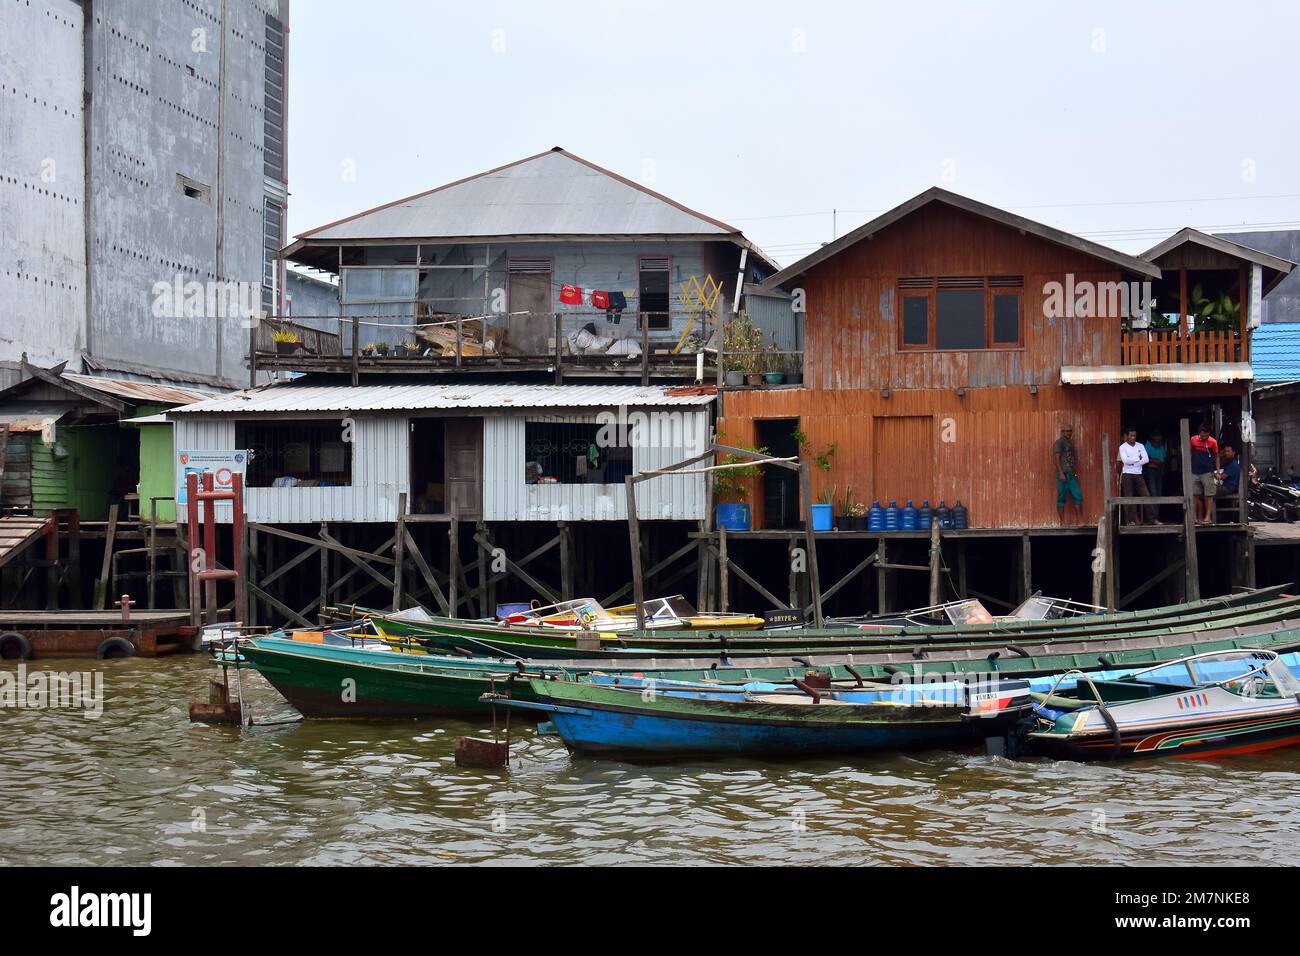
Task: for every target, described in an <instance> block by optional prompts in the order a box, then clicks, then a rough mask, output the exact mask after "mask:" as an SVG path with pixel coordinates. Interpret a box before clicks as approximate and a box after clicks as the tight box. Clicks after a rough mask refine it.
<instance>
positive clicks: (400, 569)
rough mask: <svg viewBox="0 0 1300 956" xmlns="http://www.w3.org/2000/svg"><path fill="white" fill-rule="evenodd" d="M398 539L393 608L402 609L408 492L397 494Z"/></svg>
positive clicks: (394, 549)
mask: <svg viewBox="0 0 1300 956" xmlns="http://www.w3.org/2000/svg"><path fill="white" fill-rule="evenodd" d="M396 538H397V541H396V542H395V543H394V545H393V558H394V560H393V610H394V611H400V610H401V609H402V577H403V574H404V572H405V569H406V554H405V553H404V551H405V548H406V492H405V491H402V492H398V495H397V534H396Z"/></svg>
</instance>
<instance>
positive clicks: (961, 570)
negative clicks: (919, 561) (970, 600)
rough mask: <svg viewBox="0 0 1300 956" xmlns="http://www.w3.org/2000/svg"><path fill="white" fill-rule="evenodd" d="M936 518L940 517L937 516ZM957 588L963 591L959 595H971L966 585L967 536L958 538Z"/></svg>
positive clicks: (961, 596) (960, 596)
mask: <svg viewBox="0 0 1300 956" xmlns="http://www.w3.org/2000/svg"><path fill="white" fill-rule="evenodd" d="M935 520H938V519H937V518H936V519H935ZM957 590H959V591H960V592H961V593H960V594H958V595H957V597H959V598H966V597H968V596H969V595H968V593H967V587H966V539H965V538H958V539H957Z"/></svg>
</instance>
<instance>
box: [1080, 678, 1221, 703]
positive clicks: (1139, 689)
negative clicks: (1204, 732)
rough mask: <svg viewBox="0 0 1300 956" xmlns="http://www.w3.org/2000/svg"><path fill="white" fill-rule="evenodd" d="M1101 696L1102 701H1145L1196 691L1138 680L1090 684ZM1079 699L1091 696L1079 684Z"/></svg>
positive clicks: (1177, 685) (1104, 681)
mask: <svg viewBox="0 0 1300 956" xmlns="http://www.w3.org/2000/svg"><path fill="white" fill-rule="evenodd" d="M1092 684H1093V686H1094V687H1096V688H1097V692H1098V693H1099V694H1101V697H1102V700H1104V701H1107V702H1110V701H1121V700H1146V699H1147V698H1149V697H1159V696H1160V695H1161V694H1178V693H1182V692H1185V691H1193V690H1196V688H1195V687H1185V686H1182V685H1179V684H1161V683H1156V682H1153V681H1151V682H1149V681H1140V680H1105V679H1101V680H1096V679H1094V680H1093V682H1092ZM1078 693H1079V698H1080V699H1081V700H1084V701H1087V700H1088V698H1089V697H1090V696H1091V694H1089V692H1088V688H1087V685H1086V684H1081V685H1080V686H1079V689H1078Z"/></svg>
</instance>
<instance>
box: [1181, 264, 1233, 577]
mask: <svg viewBox="0 0 1300 956" xmlns="http://www.w3.org/2000/svg"><path fill="white" fill-rule="evenodd" d="M1183 274H1184V276H1186V272H1184V273H1183ZM1186 284H1187V283H1186V279H1184V282H1183V285H1184V287H1185V286H1186ZM1178 447H1179V452H1180V454H1181V455H1182V458H1181V459H1179V460H1180V462H1181V463H1182V473H1183V548H1184V554H1183V571H1184V574H1183V580H1184V599H1185V600H1187V601H1197V600H1200V597H1201V566H1200V561H1199V559H1198V556H1197V553H1196V507H1195V504H1194V503H1193V501H1192V498H1193V494H1192V444H1191V427H1190V425H1189V424H1188V421H1187V419H1186V418H1183V419H1180V420H1179V422H1178ZM1242 479H1243V481H1245V480H1248V477H1247V476H1246V475H1244V474H1243V475H1242Z"/></svg>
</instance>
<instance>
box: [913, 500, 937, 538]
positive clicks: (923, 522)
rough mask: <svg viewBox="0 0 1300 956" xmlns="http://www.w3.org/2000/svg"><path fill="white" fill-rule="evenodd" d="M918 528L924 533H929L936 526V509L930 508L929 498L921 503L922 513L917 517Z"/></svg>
mask: <svg viewBox="0 0 1300 956" xmlns="http://www.w3.org/2000/svg"><path fill="white" fill-rule="evenodd" d="M916 526H917V527H918V528H920V529H921V530H922V531H929V530H930V529H931V528H932V527H933V526H934V509H933V508H931V507H930V499H929V498H926V499H925V501H923V502H921V511H920V513H919V514H918V515H917V518H916Z"/></svg>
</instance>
